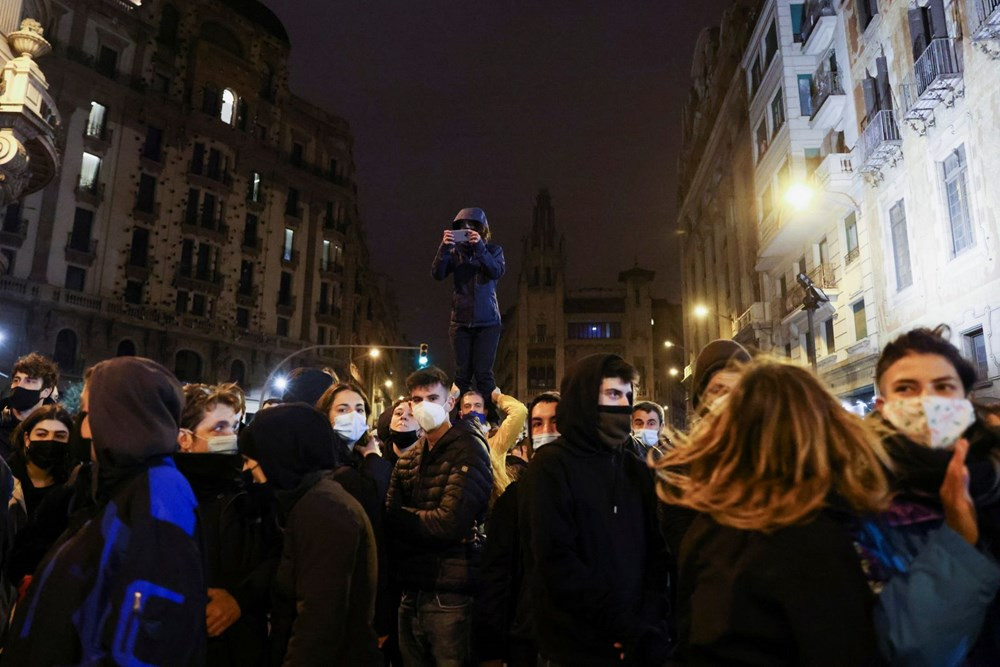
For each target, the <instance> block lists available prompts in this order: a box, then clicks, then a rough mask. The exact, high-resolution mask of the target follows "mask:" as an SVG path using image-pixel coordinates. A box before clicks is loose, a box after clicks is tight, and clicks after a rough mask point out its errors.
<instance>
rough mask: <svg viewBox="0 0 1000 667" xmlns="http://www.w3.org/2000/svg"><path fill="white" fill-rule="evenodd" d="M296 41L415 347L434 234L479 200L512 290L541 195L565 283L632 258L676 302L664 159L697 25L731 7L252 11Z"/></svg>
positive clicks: (510, 293)
mask: <svg viewBox="0 0 1000 667" xmlns="http://www.w3.org/2000/svg"><path fill="white" fill-rule="evenodd" d="M265 4H266V5H268V6H269V7H270V8H271V9H272V10H273V11H274V12H275V13H276V14H278V16H279V17H280V18H281V19H282V21H283V22H284V24H285V26H286V28H287V29H288V33H289V36H290V38H291V43H292V56H291V58H292V59H291V69H292V80H291V85H292V90H293V91H294V92H295V93H296V94H298V95H300V96H302V97H304V98H306V99H308V100H309V101H312V102H314V103H317V104H319V105H321V106H323V107H325V108H327V109H328V110H330V111H332V112H334V113H336V114H338V115H340V116H343V117H344V118H346V119H347V120H348V121H349V122H350V124H351V127H352V129H353V133H354V137H355V151H354V157H355V162H356V165H357V174H358V182H359V206H360V210H361V217H362V220H363V223H364V225H365V227H366V229H367V233H368V242H369V246H370V248H371V251H372V255H373V258H374V262H375V269H376V270H377V271H380V272H382V273H386V274H388V275H390V276H391V277H392V279H393V283H394V285H395V290H396V295H397V299H398V301H399V304H400V311H401V315H402V323H401V324H402V330H403V332H404V333H405V334H406V336H407V337H408V338H409V340H410V341H411V342H412V343H417V342H428V343H430V344H431V346H432V349H431V354H432V358H433V360H434V361H435V362H438V363H441V365H442V366H444V367H445V368H450V367H451V365H452V364H451V358H450V357H451V354H450V351H449V350H448V349H447V323H448V312H449V294H450V284H448V283H436V282H435V281H434V280H433V279H432V278H431V277H430V263H431V259H432V258H433V256H434V253H435V250H436V248H437V244H438V242H439V241H440V237H441V232H442V230H444V229H445V228H447V227H448V226H449V224H450V222H451V220H452V218H453V217H454V215H455V213H456V212H457V211H458V210H459V209H460V208H463V207H466V206H481V207H482V208H484V209H485V210H486V213H487V215H488V216H489V220H490V226H491V228H492V230H493V239H494V241H495V242H497V243H500V244H501V245H503V246H504V249H505V253H506V257H507V275H506V277H505V278H504V279H503V281H502V282H501V290H500V307H501V311H503V310H506V308H507V307H508V306H510V305H511V304H512V303H513V300H514V299H515V296H516V286H517V275H518V271H519V268H520V257H521V239H522V238H523V237H524V235H525V234H526V233H527V232H528V230H529V228H530V225H531V213H532V206H533V203H534V198H535V194H536V192H537V191H538V189H539V187H543V186H544V187H548V188H549V190H550V192H551V194H552V201H553V205H554V207H555V210H556V225H557V227H558V228H559V230H560V231H561V232H562V233H564V234H565V236H566V243H567V250H568V278H569V282H570V285H571V286H581V287H583V286H586V287H600V286H614V285H615V284H616V280H617V274H618V271H620V270H622V269H626V268H628V267H630V266H631V265H632V264H633V262H634V261H636V260H638V262H639V263H640V265H642V266H644V267H647V268H651V269H654V270H655V271H656V272H657V283H656V289H655V292H654V294H655V295H656V296H661V297H668V298H672V299H675V300H676V299H678V298H679V293H680V285H679V280H680V279H679V272H678V266H677V264H678V261H679V253H678V249H677V247H676V236H675V235H674V234H673V227H674V222H673V218H674V211H675V209H676V201H675V199H676V194H675V193H676V165H677V155H678V153H679V149H680V117H681V108H682V105H683V103H684V100H685V99H686V97H687V91H688V89H689V87H690V67H691V57H692V52H693V48H694V43H695V40H696V39H697V36H698V33H699V31H700V30H701V29H702V28H703V27H705V26H708V25H717V24H718V23H719V20H720V18H721V15H722V10H723V8H724V7H725V5H726V4H727V2H726V0H697V1H692V0H650V1H647V2H638V1H631V2H611V1H610V0H605V1H603V2H551V1H548V0H541V1H535V2H486V1H481V2H459V1H458V0H450V1H444V0H419V1H416V0H350V1H343V0H336V1H331V0H294V1H289V0H265Z"/></svg>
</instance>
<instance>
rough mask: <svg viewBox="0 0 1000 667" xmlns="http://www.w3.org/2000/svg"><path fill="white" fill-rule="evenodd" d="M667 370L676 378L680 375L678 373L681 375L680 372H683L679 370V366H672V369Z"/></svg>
mask: <svg viewBox="0 0 1000 667" xmlns="http://www.w3.org/2000/svg"><path fill="white" fill-rule="evenodd" d="M667 372H668V373H669V374H670V377H672V378H675V377H677V376H678V375H680V373H681V372H680V371H679V370H677V368H676V367H675V368H671V369H670V370H669V371H667Z"/></svg>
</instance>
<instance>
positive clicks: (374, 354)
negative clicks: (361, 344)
mask: <svg viewBox="0 0 1000 667" xmlns="http://www.w3.org/2000/svg"><path fill="white" fill-rule="evenodd" d="M381 355H382V351H381V350H379V349H378V348H377V347H373V348H372V349H370V350H368V356H369V357H371V358H372V359H378V358H379V357H380V356H381Z"/></svg>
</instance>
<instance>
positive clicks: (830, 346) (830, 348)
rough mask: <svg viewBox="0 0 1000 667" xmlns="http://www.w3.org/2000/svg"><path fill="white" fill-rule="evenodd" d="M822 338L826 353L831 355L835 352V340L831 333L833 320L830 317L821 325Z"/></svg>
mask: <svg viewBox="0 0 1000 667" xmlns="http://www.w3.org/2000/svg"><path fill="white" fill-rule="evenodd" d="M823 338H825V339H826V353H827V354H833V353H834V352H836V351H837V339H836V336H835V335H834V332H833V318H832V317H831V318H830V319H828V320H827V321H826V322H825V323H824V324H823Z"/></svg>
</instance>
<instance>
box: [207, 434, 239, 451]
mask: <svg viewBox="0 0 1000 667" xmlns="http://www.w3.org/2000/svg"><path fill="white" fill-rule="evenodd" d="M238 440H239V438H238V437H237V436H236V434H235V433H234V434H232V435H214V436H212V437H211V438H208V439H207V440H206V442H208V451H210V452H212V453H213V454H232V453H233V452H235V451H236V450H237V449H239V448H238V447H237V445H236V443H237V441H238Z"/></svg>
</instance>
